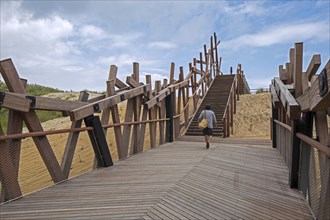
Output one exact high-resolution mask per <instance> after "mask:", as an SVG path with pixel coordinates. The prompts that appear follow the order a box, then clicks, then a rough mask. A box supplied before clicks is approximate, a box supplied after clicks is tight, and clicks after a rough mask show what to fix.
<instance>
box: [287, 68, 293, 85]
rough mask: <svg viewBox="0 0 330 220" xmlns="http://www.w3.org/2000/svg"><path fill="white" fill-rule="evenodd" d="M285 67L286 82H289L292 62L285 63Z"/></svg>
mask: <svg viewBox="0 0 330 220" xmlns="http://www.w3.org/2000/svg"><path fill="white" fill-rule="evenodd" d="M285 69H286V74H287V80H286V83H287V84H291V83H292V82H293V81H292V75H293V64H291V63H286V64H285Z"/></svg>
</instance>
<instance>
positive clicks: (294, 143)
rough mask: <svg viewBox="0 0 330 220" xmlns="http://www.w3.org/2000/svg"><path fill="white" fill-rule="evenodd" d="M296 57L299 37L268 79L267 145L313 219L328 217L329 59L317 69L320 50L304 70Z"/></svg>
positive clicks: (300, 57) (299, 54)
mask: <svg viewBox="0 0 330 220" xmlns="http://www.w3.org/2000/svg"><path fill="white" fill-rule="evenodd" d="M302 60H303V43H301V42H299V43H295V45H294V48H291V49H290V51H289V62H288V63H286V64H285V65H280V66H279V77H275V78H274V79H273V80H272V83H271V85H270V92H271V97H272V115H273V116H272V121H273V125H272V128H273V129H272V139H273V147H275V148H278V149H279V151H280V153H281V154H282V155H283V157H285V158H288V159H286V162H287V165H288V167H289V181H288V182H289V185H290V186H291V187H293V188H298V189H299V190H301V191H302V192H303V195H304V197H305V199H306V200H307V203H308V204H309V205H310V207H311V210H312V211H313V214H314V216H315V217H316V218H317V219H329V218H330V212H329V203H330V198H329V196H328V195H329V194H328V192H329V187H330V186H329V182H330V175H329V173H330V157H329V155H330V145H329V143H330V142H329V141H330V133H329V128H328V123H329V114H328V110H329V108H330V90H329V89H330V60H328V61H327V62H326V64H325V66H324V67H323V69H321V70H320V71H318V68H319V67H320V66H321V55H320V54H315V55H313V56H312V58H311V61H310V63H309V65H308V67H307V69H306V71H303V68H302ZM276 125H279V127H278V126H276ZM281 128H285V130H286V131H283V129H281ZM286 133H288V134H290V135H287V134H286ZM278 139H280V140H281V141H278Z"/></svg>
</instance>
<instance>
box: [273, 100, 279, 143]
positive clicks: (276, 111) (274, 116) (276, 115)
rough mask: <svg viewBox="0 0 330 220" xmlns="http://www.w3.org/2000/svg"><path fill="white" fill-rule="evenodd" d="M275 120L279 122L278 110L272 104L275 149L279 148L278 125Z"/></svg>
mask: <svg viewBox="0 0 330 220" xmlns="http://www.w3.org/2000/svg"><path fill="white" fill-rule="evenodd" d="M274 120H278V110H277V109H276V108H275V106H274V105H273V104H272V125H273V128H272V143H273V148H276V147H277V143H276V135H277V132H276V123H275V122H274Z"/></svg>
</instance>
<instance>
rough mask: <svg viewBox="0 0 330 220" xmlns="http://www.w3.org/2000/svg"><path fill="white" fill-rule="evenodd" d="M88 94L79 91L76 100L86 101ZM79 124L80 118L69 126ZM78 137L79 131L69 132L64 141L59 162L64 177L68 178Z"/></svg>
mask: <svg viewBox="0 0 330 220" xmlns="http://www.w3.org/2000/svg"><path fill="white" fill-rule="evenodd" d="M88 96H89V94H88V93H87V92H81V93H80V95H79V99H78V100H79V101H83V102H86V101H87V100H88ZM81 124H82V120H78V121H73V122H72V123H71V128H80V127H81ZM78 137H79V132H70V133H69V136H68V139H67V141H66V145H65V149H64V153H63V157H62V162H61V168H62V171H63V174H64V176H65V178H66V179H67V178H69V174H70V170H71V165H72V160H73V156H74V152H75V149H76V146H77V142H78Z"/></svg>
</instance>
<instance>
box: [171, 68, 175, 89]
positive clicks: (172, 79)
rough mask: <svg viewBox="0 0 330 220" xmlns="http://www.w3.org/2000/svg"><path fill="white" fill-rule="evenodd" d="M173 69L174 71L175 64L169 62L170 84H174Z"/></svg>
mask: <svg viewBox="0 0 330 220" xmlns="http://www.w3.org/2000/svg"><path fill="white" fill-rule="evenodd" d="M174 71H175V64H174V63H171V70H170V84H174Z"/></svg>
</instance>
